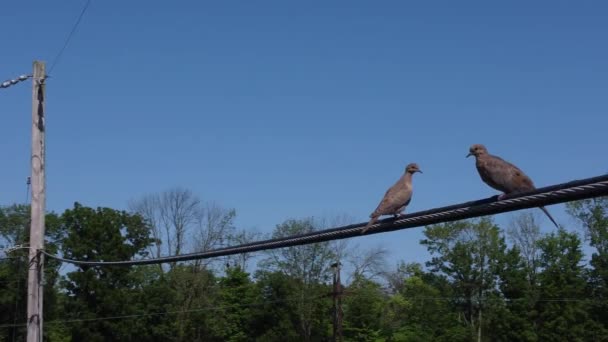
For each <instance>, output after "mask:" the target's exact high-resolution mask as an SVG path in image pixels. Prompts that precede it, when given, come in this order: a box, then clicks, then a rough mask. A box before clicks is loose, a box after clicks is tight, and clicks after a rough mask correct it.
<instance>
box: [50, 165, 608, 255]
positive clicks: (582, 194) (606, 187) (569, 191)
mask: <svg viewBox="0 0 608 342" xmlns="http://www.w3.org/2000/svg"><path fill="white" fill-rule="evenodd" d="M607 195H608V174H605V175H603V176H598V177H593V178H586V179H581V180H575V181H571V182H567V183H562V184H557V185H552V186H547V187H543V188H539V189H536V190H533V191H527V192H522V193H519V194H512V195H509V196H505V198H504V199H502V200H500V201H498V200H497V196H492V197H489V198H486V199H482V200H477V201H471V202H465V203H461V204H456V205H450V206H446V207H441V208H436V209H430V210H425V211H419V212H416V213H411V214H406V215H403V216H401V217H400V218H397V219H394V218H388V219H384V220H380V221H378V222H377V223H376V224H374V225H372V226H371V227H370V229H369V230H368V231H367V232H366V233H365V234H361V230H362V229H363V228H364V227H365V226H366V225H367V222H363V223H357V224H352V225H348V226H343V227H337V228H330V229H325V230H320V231H316V232H311V233H307V234H301V235H295V236H288V237H283V238H276V239H269V240H263V241H257V242H251V243H246V244H242V245H237V246H232V247H223V248H217V249H212V250H209V251H206V252H197V253H189V254H182V255H174V256H167V257H160V258H154V259H142V260H128V261H82V260H70V259H65V258H61V257H59V256H57V255H53V254H49V253H48V252H46V251H42V253H44V254H45V255H47V256H48V257H49V258H53V259H55V260H58V261H62V262H67V263H71V264H75V265H89V266H133V265H149V264H160V263H168V262H178V261H188V260H197V259H208V258H215V257H220V256H227V255H233V254H240V253H249V252H256V251H262V250H267V249H275V248H283V247H290V246H298V245H305V244H310V243H317V242H324V241H331V240H339V239H346V238H351V237H356V236H362V235H370V234H379V233H386V232H390V231H395V230H400V229H406V228H414V227H420V226H425V225H430V224H437V223H443V222H451V221H458V220H463V219H468V218H474V217H480V216H487V215H494V214H500V213H504V212H509V211H515V210H522V209H529V208H535V207H539V206H546V205H551V204H558V203H563V202H570V201H576V200H581V199H587V198H592V197H599V196H607Z"/></svg>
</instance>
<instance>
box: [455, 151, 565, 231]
mask: <svg viewBox="0 0 608 342" xmlns="http://www.w3.org/2000/svg"><path fill="white" fill-rule="evenodd" d="M470 156H475V166H476V167H477V172H479V176H480V177H481V180H483V181H484V183H486V184H487V185H489V186H490V187H492V188H494V189H496V190H498V191H502V192H504V194H501V195H499V196H498V199H499V200H501V199H503V198H504V197H505V196H506V195H508V194H513V193H518V192H524V191H531V190H534V189H536V187H535V186H534V183H533V182H532V180H531V179H530V177H528V176H527V175H526V174H525V173H524V172H523V171H522V170H521V169H519V168H518V167H517V166H515V165H513V164H511V163H509V162H508V161H506V160H504V159H502V158H500V157H497V156H494V155H491V154H489V153H488V150H487V149H486V147H485V146H484V145H482V144H473V145H471V147H470V148H469V154H467V158H468V157H470ZM539 208H540V209H541V210H542V211H543V212H544V213H545V214H546V215H547V217H549V219H550V220H551V222H553V224H554V225H555V226H556V227H557V228H558V229H559V226H558V225H557V222H555V220H554V219H553V217H552V216H551V214H549V212H548V211H547V209H545V207H539Z"/></svg>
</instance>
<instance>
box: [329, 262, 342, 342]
mask: <svg viewBox="0 0 608 342" xmlns="http://www.w3.org/2000/svg"><path fill="white" fill-rule="evenodd" d="M331 267H332V268H333V269H334V282H333V283H334V284H333V285H334V290H333V293H332V294H333V298H334V324H333V325H334V330H333V340H334V342H336V341H340V342H341V341H342V282H341V281H340V262H339V261H338V262H336V263H334V264H332V265H331Z"/></svg>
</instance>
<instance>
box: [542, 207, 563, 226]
mask: <svg viewBox="0 0 608 342" xmlns="http://www.w3.org/2000/svg"><path fill="white" fill-rule="evenodd" d="M539 208H540V210H542V211H543V212H544V213H545V214H546V215H547V217H549V220H551V222H553V224H554V225H555V226H556V227H557V229H559V226H558V225H557V222H555V220H554V219H553V217H552V216H551V214H549V211H548V210H547V209H545V207H539Z"/></svg>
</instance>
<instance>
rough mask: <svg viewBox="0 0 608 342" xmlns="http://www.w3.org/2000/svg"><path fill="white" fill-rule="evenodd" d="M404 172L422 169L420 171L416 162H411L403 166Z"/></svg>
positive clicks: (412, 172) (414, 171)
mask: <svg viewBox="0 0 608 342" xmlns="http://www.w3.org/2000/svg"><path fill="white" fill-rule="evenodd" d="M405 172H407V173H411V174H414V173H416V172H420V173H422V171H421V170H420V168H419V167H418V164H416V163H411V164H408V165H407V166H406V167H405Z"/></svg>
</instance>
